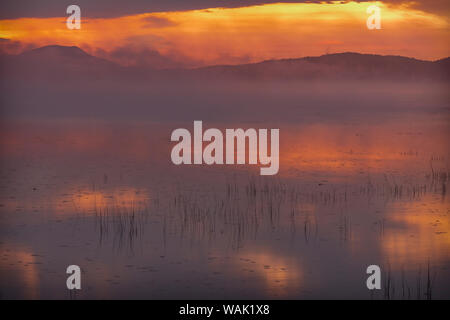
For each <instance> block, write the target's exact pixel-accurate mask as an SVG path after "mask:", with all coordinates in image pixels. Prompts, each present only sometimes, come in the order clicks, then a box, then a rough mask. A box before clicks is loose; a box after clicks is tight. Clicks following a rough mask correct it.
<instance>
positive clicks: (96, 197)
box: [71, 187, 149, 213]
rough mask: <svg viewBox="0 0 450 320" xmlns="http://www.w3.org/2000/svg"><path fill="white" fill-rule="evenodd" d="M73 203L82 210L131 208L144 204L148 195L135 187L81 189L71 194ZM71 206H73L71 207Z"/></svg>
mask: <svg viewBox="0 0 450 320" xmlns="http://www.w3.org/2000/svg"><path fill="white" fill-rule="evenodd" d="M72 199H73V205H74V206H75V208H76V209H78V210H79V211H82V212H88V213H89V212H92V211H94V210H105V209H107V208H112V207H114V208H122V209H133V208H137V207H143V206H145V205H146V203H147V201H148V199H149V195H148V192H147V191H146V190H140V189H136V188H132V187H129V188H126V189H119V188H115V189H111V190H99V191H81V192H78V193H77V194H74V195H73V196H72ZM71 208H73V207H71Z"/></svg>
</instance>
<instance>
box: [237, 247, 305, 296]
mask: <svg viewBox="0 0 450 320" xmlns="http://www.w3.org/2000/svg"><path fill="white" fill-rule="evenodd" d="M238 258H239V260H238V261H239V267H243V264H244V268H245V269H243V271H248V272H250V273H251V274H253V273H254V274H255V275H256V276H258V277H260V278H262V280H263V281H264V285H265V287H266V292H269V293H270V295H271V296H276V297H277V296H278V297H283V296H286V295H288V294H289V293H291V292H290V291H291V289H298V288H299V287H300V285H301V282H302V278H303V272H302V270H301V267H300V266H299V264H298V261H295V260H294V259H289V258H288V257H285V256H283V255H278V254H274V253H271V252H254V253H253V252H245V253H243V254H240V255H238Z"/></svg>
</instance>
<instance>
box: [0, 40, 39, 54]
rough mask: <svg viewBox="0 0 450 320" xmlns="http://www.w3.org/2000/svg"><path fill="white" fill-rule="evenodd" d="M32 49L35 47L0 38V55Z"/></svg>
mask: <svg viewBox="0 0 450 320" xmlns="http://www.w3.org/2000/svg"><path fill="white" fill-rule="evenodd" d="M34 47H35V45H32V44H25V43H22V42H20V41H14V40H10V39H5V38H0V54H17V53H19V52H22V51H25V50H30V49H33V48H34Z"/></svg>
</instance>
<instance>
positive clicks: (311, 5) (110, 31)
mask: <svg viewBox="0 0 450 320" xmlns="http://www.w3.org/2000/svg"><path fill="white" fill-rule="evenodd" d="M69 4H73V3H72V2H69V1H68V2H67V4H66V3H65V2H64V1H58V2H55V1H48V0H41V1H30V0H17V1H10V0H8V1H2V4H1V5H0V12H1V14H0V50H1V51H2V52H5V53H9V54H17V53H20V52H22V51H24V50H28V49H31V48H35V47H39V46H44V45H50V44H58V45H70V46H72V45H74V46H78V47H80V48H82V49H83V50H85V51H86V52H88V53H90V54H92V55H95V56H99V57H102V58H106V59H109V60H112V61H115V62H117V63H119V64H122V65H148V66H152V67H157V68H170V67H197V66H205V65H217V64H240V63H251V62H258V61H263V60H269V59H283V58H298V57H304V56H317V55H322V54H326V53H335V52H348V51H353V52H361V53H375V54H383V55H403V56H408V57H414V58H418V59H424V60H436V59H441V58H444V57H448V56H449V55H450V45H449V41H448V39H449V35H450V32H449V31H450V28H449V26H450V19H449V15H448V8H449V7H450V5H449V4H447V3H446V1H441V0H431V1H430V0H429V1H415V2H410V1H402V0H391V1H378V2H366V1H358V2H320V3H319V2H317V1H312V2H301V1H300V2H298V1H295V2H294V1H288V2H285V3H274V2H273V1H264V0H261V1H256V0H254V1H252V0H243V1H237V0H228V1H225V0H208V1H206V0H192V1H187V0H183V1H181V0H171V1H167V0H166V1H162V0H156V1H143V0H130V1H127V2H124V1H104V0H100V1H95V2H94V1H84V0H81V1H78V2H77V4H78V5H79V6H80V8H81V29H80V30H69V29H67V27H66V19H67V16H68V15H67V14H66V12H65V11H66V7H67V5H69ZM373 4H376V5H377V6H378V7H379V8H380V9H381V29H379V30H369V29H368V28H367V26H366V20H367V18H368V17H369V15H370V14H368V13H367V12H366V10H367V8H368V7H369V6H370V5H373Z"/></svg>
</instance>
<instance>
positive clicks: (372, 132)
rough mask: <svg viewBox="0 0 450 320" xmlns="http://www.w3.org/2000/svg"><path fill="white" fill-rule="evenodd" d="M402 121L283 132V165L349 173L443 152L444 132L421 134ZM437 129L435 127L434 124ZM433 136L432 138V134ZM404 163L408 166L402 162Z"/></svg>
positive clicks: (410, 163)
mask: <svg viewBox="0 0 450 320" xmlns="http://www.w3.org/2000/svg"><path fill="white" fill-rule="evenodd" d="M423 129H424V128H421V127H417V128H415V129H414V130H411V128H409V127H407V126H403V127H402V124H399V123H398V122H397V123H392V125H389V124H388V123H385V124H383V125H382V127H380V126H368V125H364V126H349V125H336V124H334V125H333V124H313V125H303V126H301V127H300V126H299V128H298V129H296V130H292V131H287V132H286V131H285V132H284V133H283V137H282V138H283V140H282V141H281V142H282V147H281V148H282V149H281V151H280V157H281V166H282V168H296V169H299V170H302V171H326V172H330V173H343V174H349V173H352V172H354V173H355V172H358V171H360V170H367V169H370V170H371V171H372V172H373V171H376V172H381V173H386V172H387V171H388V170H397V169H405V168H406V167H407V168H408V169H410V170H411V171H412V170H415V169H416V168H417V167H422V168H423V159H424V158H425V159H427V161H428V159H429V158H430V157H431V156H432V155H433V154H435V153H436V152H444V154H445V152H446V150H447V149H448V147H447V140H446V139H447V136H446V134H445V132H439V131H435V132H433V134H432V135H429V134H424V132H423V131H422V130H423ZM436 130H438V129H437V128H436ZM431 137H433V138H431ZM405 164H407V166H405Z"/></svg>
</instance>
